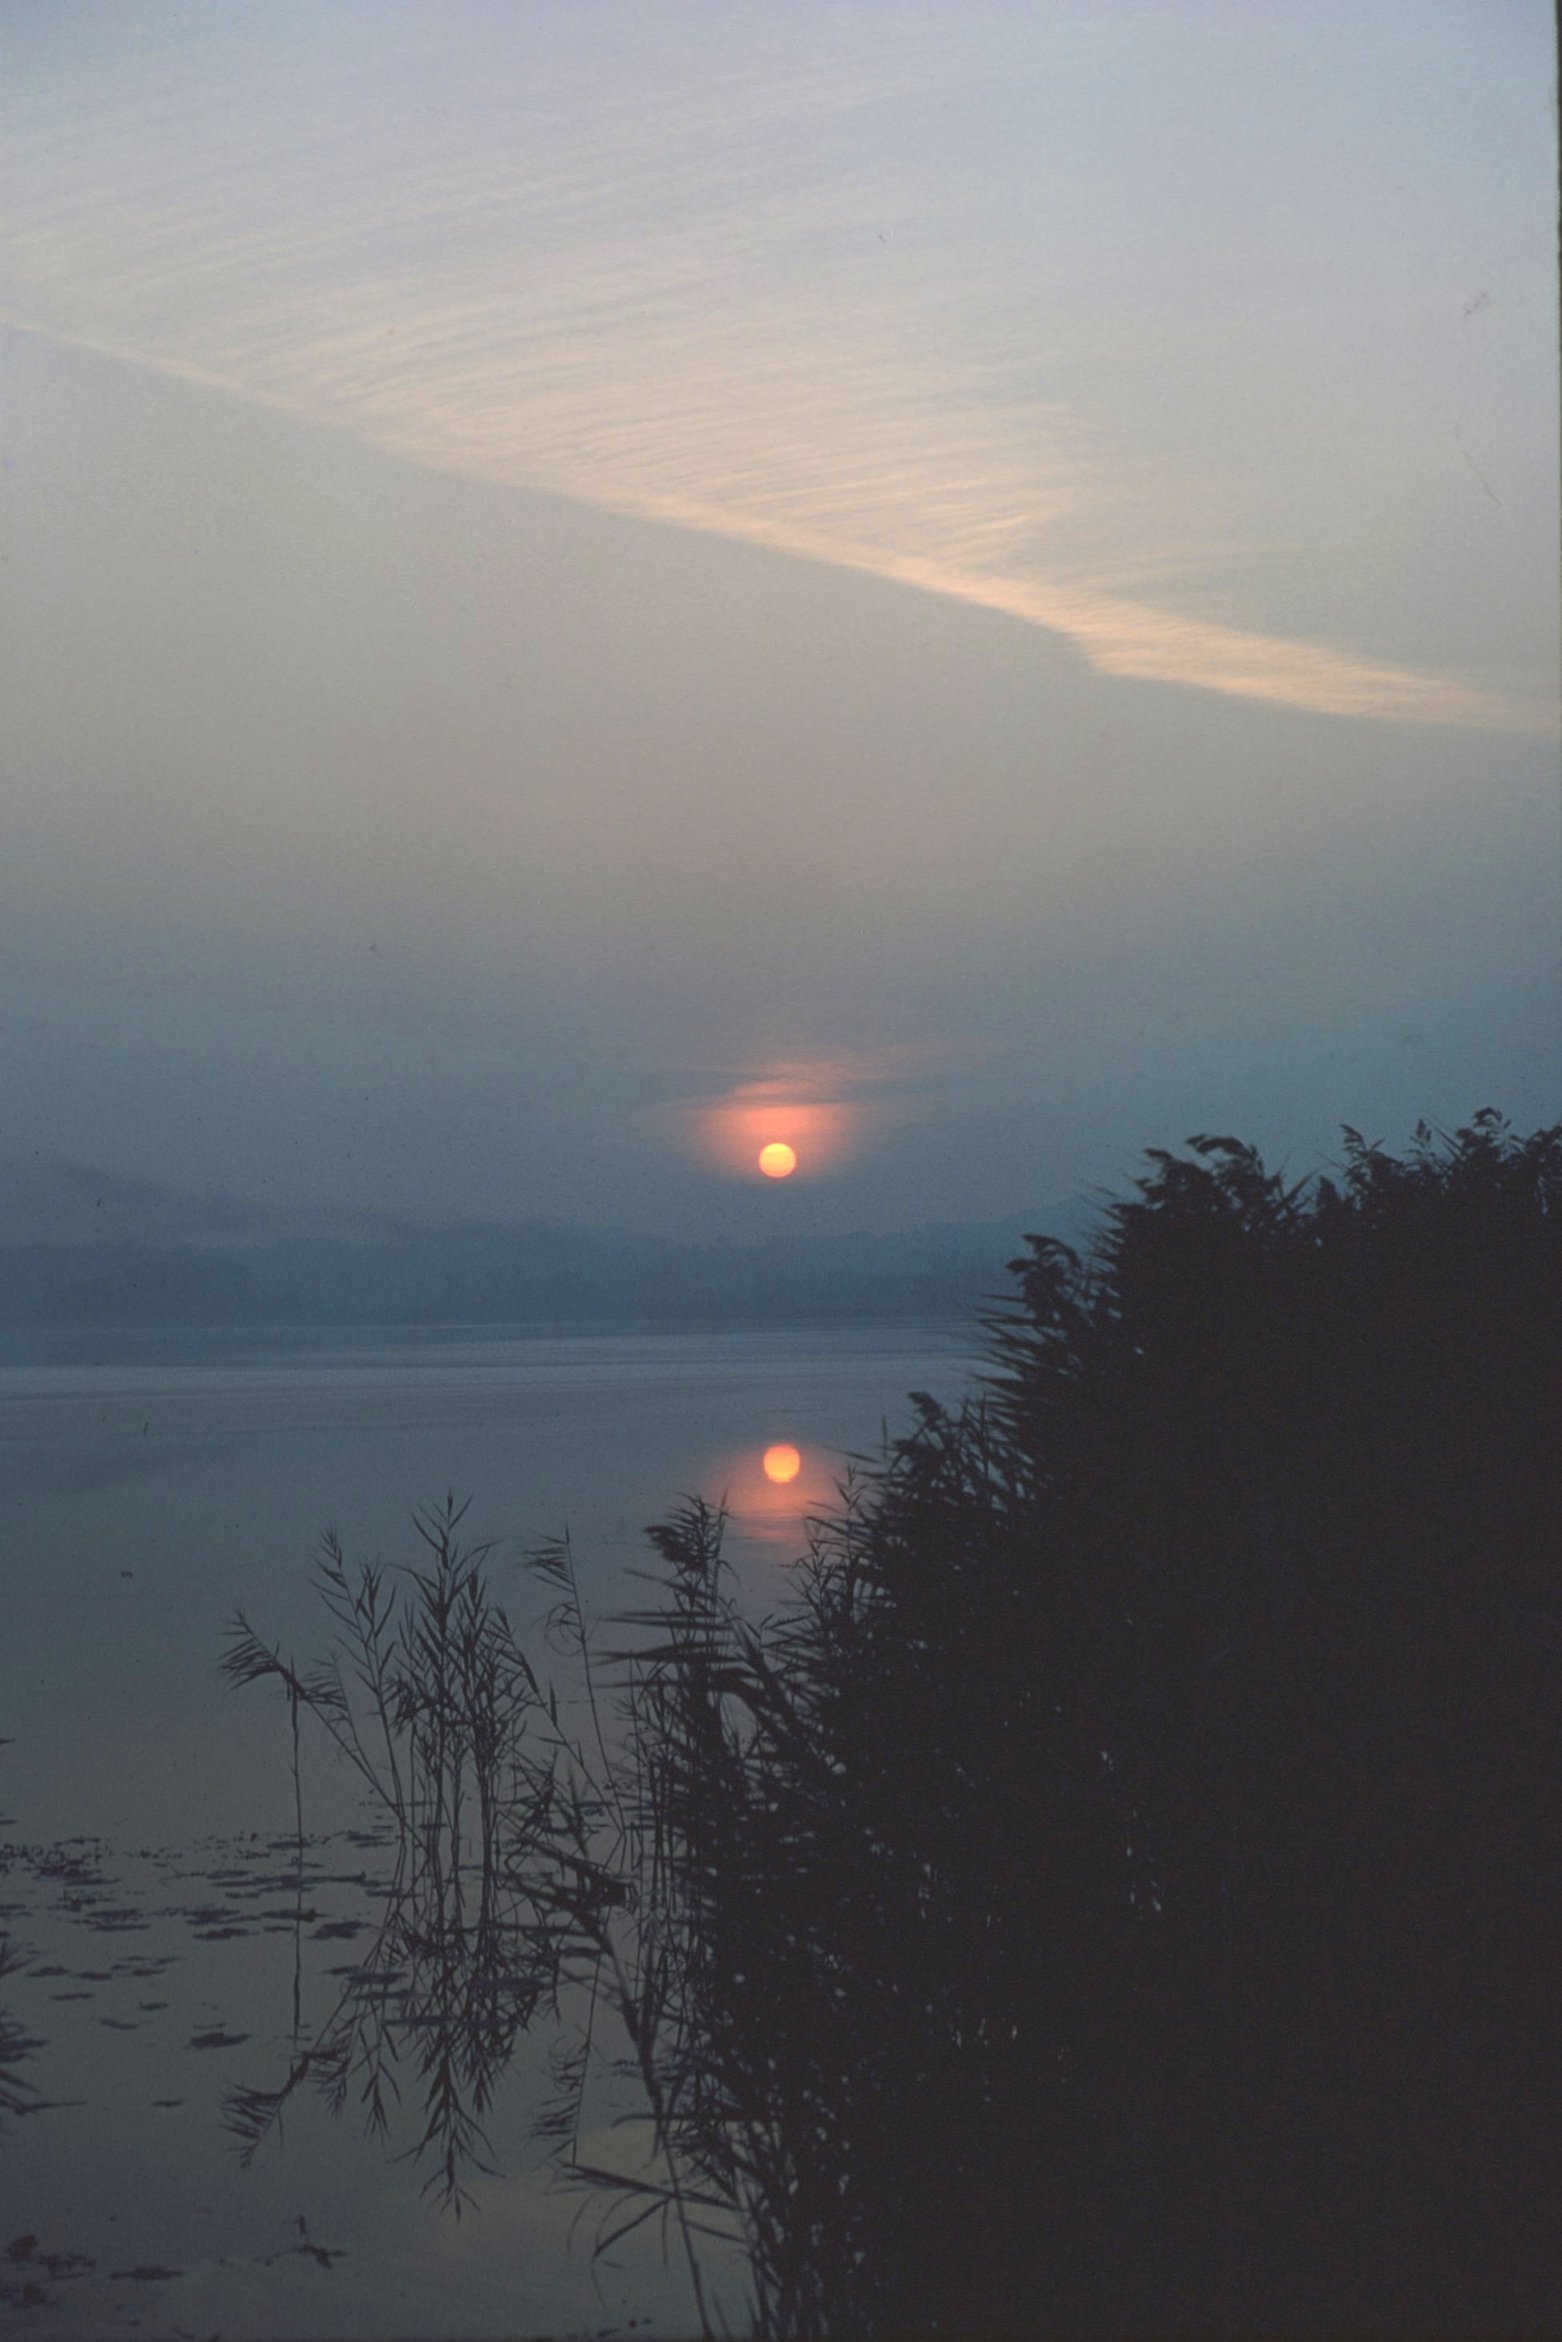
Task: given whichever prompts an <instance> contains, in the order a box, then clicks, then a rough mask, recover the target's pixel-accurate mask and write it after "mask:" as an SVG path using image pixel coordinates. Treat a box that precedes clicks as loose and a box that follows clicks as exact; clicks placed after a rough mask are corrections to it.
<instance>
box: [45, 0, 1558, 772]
mask: <svg viewBox="0 0 1562 2342" xmlns="http://www.w3.org/2000/svg"><path fill="white" fill-rule="evenodd" d="M1066 17H1067V12H1065V19H1066ZM1065 19H1060V22H1064V21H1065ZM282 21H285V22H286V23H287V24H288V25H289V26H291V27H292V31H291V33H290V34H289V37H288V39H279V40H278V42H277V44H276V49H275V53H270V52H267V53H263V54H262V56H261V57H260V59H259V61H258V62H257V61H256V60H254V59H251V61H250V70H249V71H248V73H247V74H246V73H244V72H236V71H233V70H231V68H232V66H233V62H234V61H233V59H232V58H231V57H230V56H229V55H228V54H227V52H226V51H225V49H224V47H223V36H222V34H221V28H220V24H219V26H218V27H217V29H216V30H214V29H213V28H212V27H211V26H208V27H207V28H206V29H205V31H204V33H203V34H202V36H201V37H200V38H199V39H195V38H191V39H190V40H188V41H179V40H174V41H170V42H168V44H167V45H166V47H165V48H164V49H163V50H162V51H161V52H160V54H159V56H158V58H156V59H154V60H153V62H154V64H156V65H158V66H159V67H160V70H155V71H154V70H152V69H151V67H149V65H148V63H147V60H146V59H144V58H143V59H142V60H141V61H140V62H139V64H137V66H136V67H135V72H136V74H137V75H138V76H139V79H138V80H137V83H136V87H135V90H134V91H133V92H132V93H130V94H131V97H132V99H133V102H132V103H126V102H125V101H126V93H125V92H124V91H123V90H122V89H120V88H117V87H116V88H112V89H107V90H106V91H105V92H103V93H100V95H99V97H98V99H97V100H96V102H94V101H92V100H91V99H86V100H83V98H82V96H81V93H80V91H79V90H78V89H73V88H72V86H71V79H70V76H69V75H68V74H66V73H65V72H63V71H60V72H56V73H54V74H53V75H51V74H50V73H49V72H47V71H40V72H39V73H38V74H37V75H36V76H29V75H27V74H26V73H23V74H21V75H17V74H14V73H13V80H12V97H11V101H10V111H11V115H12V121H11V135H10V150H11V162H10V166H9V190H10V209H11V215H12V218H11V260H10V274H9V277H8V280H7V288H6V290H5V293H4V296H3V308H0V316H3V318H4V320H5V321H6V322H8V323H10V324H11V325H13V326H16V327H20V328H23V329H26V330H29V331H32V332H36V333H40V334H44V335H47V336H50V337H53V338H55V339H57V340H60V341H64V342H69V343H72V344H74V345H76V346H78V347H82V348H86V349H91V350H95V351H99V352H102V353H105V354H108V355H111V356H113V357H116V358H119V359H124V360H128V361H131V362H133V363H134V364H136V365H139V366H143V367H148V368H151V369H154V370H155V371H157V372H160V373H163V374H167V375H171V376H176V377H179V378H180V379H183V380H186V381H190V382H195V383H201V384H205V385H209V386H212V387H215V388H218V389H220V390H222V391H224V392H227V393H231V394H233V395H236V396H239V397H243V398H246V399H251V400H258V401H262V402H264V403H266V404H268V405H270V406H273V407H276V408H279V409H281V410H283V411H285V412H287V413H289V414H291V415H295V416H298V417H301V418H304V419H307V420H309V421H311V422H316V423H323V424H328V425H331V426H334V427H336V428H339V429H343V430H346V431H348V432H350V433H352V434H354V435H355V436H356V437H358V438H359V439H361V440H364V441H366V442H368V443H371V444H373V445H375V446H377V447H380V448H383V449H387V450H390V451H394V452H395V453H397V454H399V455H401V456H403V457H405V458H407V459H409V460H411V461H413V462H415V463H417V464H420V465H424V466H430V467H434V468H437V469H442V470H446V471H450V472H454V473H458V474H461V475H464V476H468V477H471V478H475V479H481V480H488V481H493V482H495V483H500V484H505V485H510V486H516V487H523V488H528V489H535V490H543V491H547V492H550V493H553V494H557V495H560V496H565V497H569V498H572V499H576V500H578V501H580V502H582V503H586V504H590V505H593V506H596V507H599V508H603V509H607V510H611V511H614V512H619V513H624V514H630V515H635V516H638V517H641V518H645V519H649V520H653V521H659V522H665V523H669V524H672V525H674V526H677V527H680V528H686V529H693V530H698V531H703V532H707V533H712V534H716V535H720V536H724V537H728V538H733V539H737V540H740V541H743V542H747V543H751V544H755V545H759V546H764V547H769V548H772V549H774V550H776V551H780V552H783V553H786V554H790V555H793V556H799V557H802V558H805V559H808V560H812V561H818V562H823V563H827V564H830V565H833V566H837V567H841V568H847V569H851V570H856V571H860V572H865V573H868V574H870V575H873V576H877V577H880V578H883V579H886V580H889V581H893V582H895V583H897V584H900V585H903V586H906V587H910V588H913V589H916V590H918V591H922V592H927V593H932V594H937V595H942V596H945V597H948V598H950V599H952V600H955V601H958V602H963V603H967V604H971V605H974V606H977V607H980V608H983V609H988V610H992V611H995V612H1000V613H1003V614H1005V615H1007V616H1009V617H1011V618H1014V619H1017V620H1020V621H1022V622H1024V623H1026V624H1028V625H1032V626H1036V627H1039V628H1043V629H1046V630H1048V631H1050V632H1052V633H1054V634H1058V635H1061V636H1063V637H1065V638H1067V639H1068V640H1069V641H1070V642H1071V643H1072V644H1073V645H1074V646H1075V648H1076V649H1077V651H1078V652H1079V654H1080V656H1081V657H1082V658H1083V659H1084V660H1086V661H1087V662H1088V663H1089V664H1090V665H1091V666H1093V667H1094V668H1096V669H1097V670H1098V671H1100V672H1101V673H1103V674H1108V675H1113V676H1120V677H1127V678H1135V679H1140V680H1144V681H1151V682H1156V683H1173V684H1179V685H1187V686H1193V687H1197V688H1199V689H1202V690H1207V691H1214V692H1218V693H1223V694H1228V695H1233V696H1236V697H1239V698H1243V699H1249V700H1255V701H1260V702H1266V703H1269V704H1272V705H1277V706H1284V707H1292V708H1299V709H1306V710H1311V711H1314V712H1318V713H1323V714H1327V715H1334V716H1345V717H1357V718H1362V717H1365V718H1372V719H1376V720H1380V721H1386V722H1394V723H1420V724H1431V725H1439V726H1462V727H1475V728H1493V729H1509V730H1544V729H1547V728H1549V727H1550V725H1551V724H1552V722H1553V721H1554V710H1553V708H1552V707H1551V706H1550V704H1549V703H1548V701H1547V699H1546V698H1545V696H1544V694H1535V695H1533V696H1531V695H1526V694H1525V693H1524V692H1522V691H1518V692H1507V691H1494V690H1492V689H1490V688H1486V687H1483V686H1482V685H1481V684H1480V683H1479V682H1478V681H1472V680H1471V679H1469V678H1468V677H1462V676H1460V675H1457V674H1453V673H1448V672H1439V671H1436V670H1434V669H1433V668H1430V667H1428V668H1424V669H1423V668H1420V667H1417V666H1415V665H1411V664H1402V663H1399V662H1398V661H1395V660H1390V659H1385V658H1381V657H1377V656H1374V655H1371V654H1370V653H1369V652H1368V651H1367V650H1366V649H1364V648H1362V647H1359V646H1356V645H1353V644H1352V643H1351V642H1349V641H1346V640H1336V641H1330V642H1325V641H1321V640H1320V641H1304V640H1298V639H1294V638H1292V637H1291V636H1290V635H1288V634H1284V633H1279V632H1273V631H1270V630H1268V629H1267V628H1266V627H1264V626H1263V625H1260V624H1249V623H1244V622H1243V620H1244V607H1243V604H1244V595H1243V590H1242V585H1241V575H1240V572H1241V560H1242V548H1241V547H1240V546H1238V547H1237V548H1236V549H1235V551H1236V559H1235V560H1233V547H1232V545H1231V544H1230V542H1229V530H1228V528H1227V526H1226V523H1225V521H1224V520H1223V519H1222V517H1221V516H1220V515H1214V516H1212V519H1211V522H1210V526H1209V528H1208V531H1207V532H1201V531H1200V530H1199V528H1198V527H1196V526H1191V525H1190V522H1189V518H1188V515H1189V510H1190V498H1191V491H1190V490H1189V489H1188V488H1187V486H1186V484H1184V485H1183V486H1182V487H1181V488H1179V489H1178V490H1177V492H1176V493H1170V494H1166V495H1162V494H1161V493H1160V490H1159V489H1158V488H1157V487H1156V486H1155V484H1154V483H1153V482H1151V483H1148V484H1147V481H1146V477H1145V474H1144V468H1143V464H1142V462H1141V459H1140V458H1139V456H1138V455H1137V454H1136V453H1135V451H1134V450H1133V449H1132V448H1131V447H1129V446H1126V445H1125V444H1124V443H1123V441H1122V437H1121V433H1120V432H1119V431H1115V430H1114V429H1113V428H1109V427H1107V426H1106V425H1105V424H1104V423H1103V422H1102V420H1101V418H1100V417H1099V416H1097V415H1095V414H1093V413H1092V412H1091V411H1090V409H1089V405H1088V401H1086V400H1084V399H1082V397H1081V396H1080V395H1079V392H1078V389H1077V387H1076V388H1075V389H1074V390H1073V391H1072V392H1071V394H1070V395H1069V396H1067V397H1064V396H1058V395H1044V394H1043V391H1042V389H1041V388H1040V387H1039V386H1038V381H1037V367H1036V348H1037V344H1038V339H1040V340H1041V341H1043V342H1044V341H1045V339H1046V335H1047V333H1049V332H1054V333H1061V334H1065V335H1066V333H1067V331H1068V320H1067V317H1066V314H1064V312H1063V311H1062V310H1061V309H1060V310H1059V311H1058V313H1057V314H1056V316H1050V315H1049V316H1048V317H1047V318H1046V320H1045V322H1044V323H1041V322H1039V321H1038V318H1037V316H1036V315H1034V314H1032V315H1030V316H1028V317H1025V318H1020V317H1017V316H1016V315H1015V313H1014V301H1013V279H1012V273H1011V271H1010V269H1009V266H1008V264H1007V263H1006V262H1005V260H1004V257H1003V255H1002V254H1001V253H998V252H990V251H989V250H988V248H987V244H986V241H985V227H986V214H985V212H984V208H983V207H984V204H987V203H990V201H991V193H990V190H984V189H983V187H982V184H981V181H980V178H979V176H977V175H969V176H968V177H967V178H966V179H964V180H961V179H959V178H958V177H956V178H952V179H950V180H949V181H948V182H947V183H942V184H931V183H930V182H929V181H928V179H927V178H926V176H925V175H923V174H921V173H920V172H919V169H918V167H917V165H916V162H915V159H914V156H912V155H911V154H910V152H909V149H910V147H911V145H912V144H913V143H914V140H915V137H916V133H917V125H918V122H919V120H920V119H921V116H922V113H923V112H924V111H925V110H926V108H927V107H929V106H930V105H932V104H933V103H935V101H936V102H940V103H944V102H953V96H952V93H955V92H957V91H958V90H959V88H960V85H961V77H962V75H963V76H965V78H966V80H967V82H969V80H970V78H971V76H972V74H973V73H974V72H976V71H977V66H976V63H975V62H974V61H975V60H976V59H977V58H978V57H979V50H980V45H979V43H976V42H974V41H973V42H971V43H968V44H967V45H964V46H962V44H961V42H960V41H959V40H958V39H957V38H956V37H955V36H954V35H953V34H952V33H951V32H950V31H949V30H948V29H947V28H945V29H944V30H941V31H929V30H928V29H927V28H926V27H925V26H922V25H921V24H920V22H919V20H918V19H917V18H916V17H915V16H913V15H910V14H908V15H907V16H906V18H905V19H904V26H905V37H903V38H902V39H900V40H899V41H894V40H888V41H887V40H884V39H882V38H879V37H877V36H876V37H875V38H873V39H868V38H866V37H855V38H854V37H853V36H852V35H851V33H850V32H849V31H848V32H847V33H846V34H844V35H842V36H839V37H837V38H836V39H835V40H834V42H833V44H825V45H824V46H823V48H822V49H821V51H820V53H819V54H817V55H814V56H812V57H810V58H808V59H807V60H806V61H804V62H799V58H798V55H797V54H796V53H795V51H788V50H787V49H786V48H785V45H784V43H782V44H780V45H778V44H777V41H776V40H775V39H774V38H771V37H765V36H759V37H757V38H756V39H755V40H754V41H753V42H752V43H751V44H750V46H749V48H748V49H747V50H738V51H733V50H731V49H730V45H729V50H728V51H726V52H722V53H719V54H717V55H715V56H714V57H713V58H702V57H701V56H700V55H699V54H698V53H697V52H691V51H689V50H686V49H681V48H679V47H677V45H676V44H674V45H673V46H672V47H671V48H670V49H667V50H654V51H653V52H651V53H648V54H646V55H644V56H640V57H637V58H635V59H633V60H631V61H630V62H629V64H627V65H626V64H624V63H623V61H622V60H612V59H607V58H606V57H604V60H603V69H602V72H601V74H600V75H598V76H593V74H592V71H591V65H592V59H591V57H590V55H589V53H588V51H587V48H586V46H585V45H584V44H582V46H581V47H579V48H577V49H576V50H573V51H570V50H568V49H557V47H556V46H555V53H551V54H547V55H544V54H541V53H540V52H539V53H536V54H533V53H531V52H530V51H528V49H527V46H526V42H525V41H524V40H523V39H520V38H518V37H514V32H513V28H514V26H516V25H520V26H522V27H525V26H527V25H528V24H530V23H531V22H532V20H531V19H530V18H529V17H528V16H527V15H526V14H525V13H524V12H520V13H518V15H517V17H516V18H515V19H513V20H510V21H511V26H512V37H510V38H508V39H500V40H495V39H494V38H493V37H492V31H491V27H492V23H493V20H492V19H491V18H484V19H482V20H481V21H480V20H479V19H478V18H477V17H475V16H468V15H466V14H465V13H463V12H459V11H458V12H454V13H453V14H452V16H451V17H449V18H447V17H446V16H445V15H444V14H443V12H442V15H441V19H440V22H439V24H438V27H437V29H436V28H432V27H431V26H430V25H429V23H428V22H427V20H420V19H418V18H404V17H402V16H400V15H397V16H396V17H395V20H394V21H395V26H396V30H397V40H396V41H395V42H393V43H391V44H389V47H390V49H391V51H392V55H393V69H391V68H387V67H386V65H385V64H384V62H383V60H381V59H380V58H379V57H377V55H376V53H375V44H374V37H373V36H374V33H375V30H376V19H375V18H374V16H373V14H372V13H371V14H370V15H369V16H368V17H367V18H363V17H360V16H358V15H357V14H356V13H355V12H354V11H352V10H341V11H332V10H329V9H328V10H326V11H324V12H323V14H322V16H321V18H320V29H319V31H318V34H317V35H316V36H315V37H314V38H313V39H305V40H304V43H303V47H302V50H301V52H300V56H299V57H298V58H294V59H293V60H292V71H291V74H290V73H289V71H288V66H289V61H290V60H289V42H290V41H293V40H296V39H297V37H298V35H297V20H294V19H293V18H292V17H291V16H288V17H287V18H285V19H284V20H282ZM706 21H707V20H705V19H704V18H702V19H701V22H702V23H703V22H706ZM333 28H334V31H333ZM602 37H604V38H605V36H602ZM1071 37H1072V38H1075V39H1078V40H1085V41H1088V40H1089V39H1090V37H1091V35H1090V33H1089V31H1088V28H1084V27H1081V26H1079V25H1074V26H1073V29H1072V33H1071ZM152 45H153V46H154V47H155V46H156V43H155V42H154V43H153V44H152ZM241 62H242V61H241ZM128 70H130V69H129V68H127V71H128ZM425 91H427V92H429V93H432V94H431V95H428V96H427V97H426V98H425V97H424V96H423V95H422V94H421V93H423V92H425ZM409 93H420V94H415V95H414V94H409ZM887 120H888V121H889V122H890V124H891V128H890V130H889V131H888V132H886V129H885V124H886V121H887ZM902 148H905V149H907V150H908V151H906V152H902ZM1039 274H1040V279H1041V281H1042V283H1043V288H1044V287H1045V276H1046V271H1045V269H1044V268H1043V269H1042V270H1041V271H1040V272H1039ZM1192 501H1196V499H1192Z"/></svg>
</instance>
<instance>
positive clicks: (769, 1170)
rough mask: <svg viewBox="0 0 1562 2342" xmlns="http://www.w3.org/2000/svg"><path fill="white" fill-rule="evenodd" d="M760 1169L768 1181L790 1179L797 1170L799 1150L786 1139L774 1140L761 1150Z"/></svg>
mask: <svg viewBox="0 0 1562 2342" xmlns="http://www.w3.org/2000/svg"><path fill="white" fill-rule="evenodd" d="M759 1167H760V1169H761V1171H763V1173H764V1174H765V1177H766V1178H767V1179H790V1178H791V1176H792V1173H793V1172H794V1171H795V1170H796V1169H797V1149H796V1148H795V1147H789V1146H788V1145H787V1144H786V1141H785V1140H784V1139H778V1138H776V1139H772V1140H771V1142H770V1144H769V1145H768V1146H766V1147H761V1148H760V1150H759Z"/></svg>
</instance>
